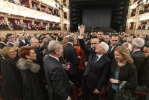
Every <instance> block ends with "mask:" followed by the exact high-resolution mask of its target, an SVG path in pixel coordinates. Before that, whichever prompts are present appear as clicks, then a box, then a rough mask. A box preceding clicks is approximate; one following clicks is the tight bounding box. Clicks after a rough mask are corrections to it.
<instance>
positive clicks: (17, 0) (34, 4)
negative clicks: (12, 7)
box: [9, 0, 60, 17]
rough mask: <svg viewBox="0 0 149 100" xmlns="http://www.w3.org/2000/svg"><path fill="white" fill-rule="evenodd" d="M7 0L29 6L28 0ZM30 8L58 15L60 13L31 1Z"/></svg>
mask: <svg viewBox="0 0 149 100" xmlns="http://www.w3.org/2000/svg"><path fill="white" fill-rule="evenodd" d="M9 2H11V3H14V4H17V5H22V6H25V7H28V8H30V7H29V3H28V0H26V1H25V2H22V0H9ZM32 9H34V10H37V11H41V12H44V13H47V14H51V15H54V16H58V17H60V14H59V13H58V11H57V10H52V9H50V8H47V7H42V6H39V5H38V4H36V3H33V6H32Z"/></svg>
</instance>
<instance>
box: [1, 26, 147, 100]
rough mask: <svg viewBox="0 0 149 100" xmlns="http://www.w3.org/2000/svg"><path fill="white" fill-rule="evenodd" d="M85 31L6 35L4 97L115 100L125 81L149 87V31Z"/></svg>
mask: <svg viewBox="0 0 149 100" xmlns="http://www.w3.org/2000/svg"><path fill="white" fill-rule="evenodd" d="M84 31H85V26H83V25H81V27H80V30H79V33H77V32H74V33H71V32H70V33H54V34H52V33H44V34H41V35H38V34H34V35H29V34H27V33H19V34H16V33H15V32H14V33H8V34H6V38H3V37H1V38H0V54H1V57H0V63H1V70H0V72H1V75H2V97H3V100H22V99H24V100H81V99H82V100H90V98H91V99H92V100H99V98H105V99H106V100H114V97H115V93H116V91H117V90H118V88H119V86H120V85H121V84H122V83H124V82H125V88H124V89H129V90H131V92H132V93H134V92H135V91H136V90H138V91H139V90H140V91H144V92H146V93H147V92H148V91H147V90H148V88H149V66H148V62H149V36H148V35H146V34H141V33H137V34H127V33H125V32H121V33H117V32H115V33H104V32H103V31H98V32H94V33H92V35H89V34H85V33H84ZM103 88H107V89H106V90H105V94H104V95H101V92H103ZM78 89H81V90H82V94H81V95H80V97H78V95H79V94H80V93H78ZM138 100H144V99H142V98H141V97H138ZM146 100H148V99H146Z"/></svg>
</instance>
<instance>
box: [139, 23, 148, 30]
mask: <svg viewBox="0 0 149 100" xmlns="http://www.w3.org/2000/svg"><path fill="white" fill-rule="evenodd" d="M138 29H140V30H143V29H144V30H149V23H147V22H145V23H141V24H140V25H139V26H138Z"/></svg>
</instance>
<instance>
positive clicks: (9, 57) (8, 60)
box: [1, 47, 23, 100]
mask: <svg viewBox="0 0 149 100" xmlns="http://www.w3.org/2000/svg"><path fill="white" fill-rule="evenodd" d="M1 55H2V57H4V58H5V59H4V60H2V62H1V71H2V97H3V100H20V99H22V98H23V85H22V76H21V71H20V70H19V69H18V68H17V66H16V60H15V57H16V50H15V48H13V47H4V48H3V49H2V52H1Z"/></svg>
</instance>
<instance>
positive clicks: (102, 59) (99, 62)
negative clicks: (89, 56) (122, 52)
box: [90, 55, 105, 69]
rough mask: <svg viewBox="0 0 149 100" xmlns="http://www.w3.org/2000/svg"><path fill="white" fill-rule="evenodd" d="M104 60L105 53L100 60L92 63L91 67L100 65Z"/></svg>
mask: <svg viewBox="0 0 149 100" xmlns="http://www.w3.org/2000/svg"><path fill="white" fill-rule="evenodd" d="M104 60H105V55H102V56H101V57H100V58H99V60H98V61H97V62H95V63H94V64H93V65H92V67H91V68H90V69H92V68H94V67H95V66H98V65H100V64H101V62H103V61H104Z"/></svg>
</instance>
